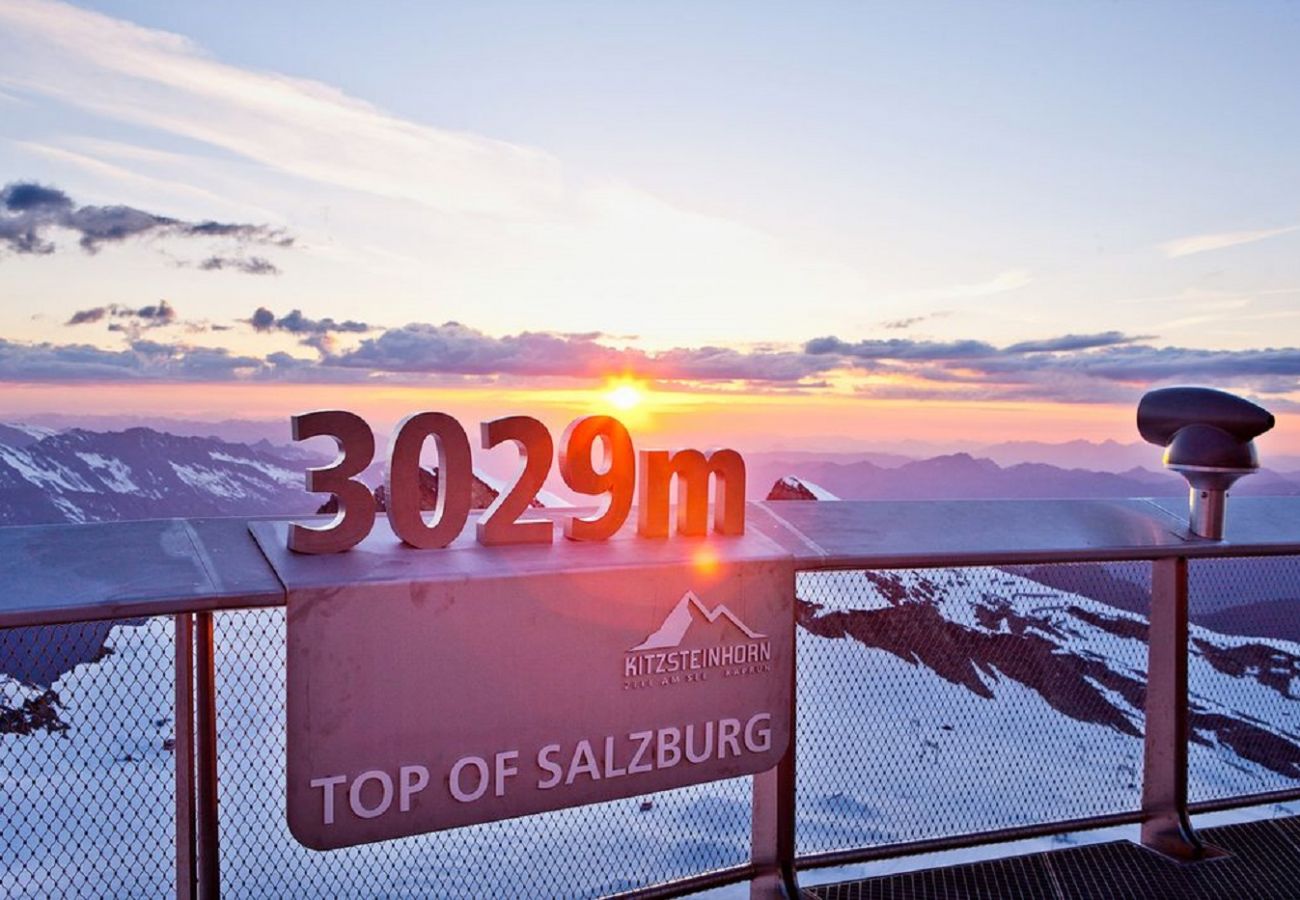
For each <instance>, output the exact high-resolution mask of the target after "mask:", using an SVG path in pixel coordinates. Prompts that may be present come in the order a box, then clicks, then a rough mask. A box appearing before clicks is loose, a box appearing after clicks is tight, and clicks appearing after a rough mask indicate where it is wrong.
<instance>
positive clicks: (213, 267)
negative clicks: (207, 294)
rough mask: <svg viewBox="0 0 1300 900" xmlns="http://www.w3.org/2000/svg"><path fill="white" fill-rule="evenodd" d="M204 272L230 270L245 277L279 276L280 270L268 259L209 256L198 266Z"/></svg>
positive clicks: (259, 257)
mask: <svg viewBox="0 0 1300 900" xmlns="http://www.w3.org/2000/svg"><path fill="white" fill-rule="evenodd" d="M198 267H199V268H200V269H202V270H203V271H205V272H219V271H221V270H222V269H231V270H233V271H236V272H243V273H244V274H246V275H279V274H280V270H279V268H277V267H276V265H275V264H274V263H272V262H271V261H270V260H268V259H264V258H263V257H261V256H249V257H243V256H209V257H208V258H207V259H205V260H203V261H202V262H200V263H199V266H198Z"/></svg>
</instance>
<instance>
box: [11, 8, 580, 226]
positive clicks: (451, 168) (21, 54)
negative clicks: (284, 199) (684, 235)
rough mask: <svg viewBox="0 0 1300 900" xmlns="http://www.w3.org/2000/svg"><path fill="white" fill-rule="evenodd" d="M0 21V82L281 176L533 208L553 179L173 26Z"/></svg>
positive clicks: (47, 13)
mask: <svg viewBox="0 0 1300 900" xmlns="http://www.w3.org/2000/svg"><path fill="white" fill-rule="evenodd" d="M5 32H7V33H8V35H9V36H10V37H11V40H9V41H7V42H4V44H3V47H0V56H7V57H8V63H7V65H6V67H5V68H6V69H7V73H6V74H7V78H6V83H7V84H6V86H7V87H12V88H18V89H21V90H27V91H33V92H37V93H40V94H43V95H46V96H53V97H55V98H57V99H59V100H62V101H64V102H67V103H70V104H73V105H75V106H79V107H81V108H83V109H87V110H90V111H92V112H94V113H97V114H99V115H101V116H105V117H108V118H110V119H115V120H120V121H126V122H131V123H134V124H136V125H143V126H146V127H151V128H158V129H161V130H163V131H168V132H171V133H172V134H178V135H181V136H183V137H186V138H189V139H191V140H196V141H201V142H203V143H206V144H210V145H213V146H217V147H220V148H223V149H224V150H226V151H229V152H231V153H235V154H238V155H239V156H242V157H245V158H247V159H252V160H255V161H257V162H259V163H262V164H264V165H267V166H271V167H272V168H274V169H277V170H279V171H280V172H282V173H284V174H287V175H291V176H293V177H294V178H309V179H312V180H314V181H319V182H323V183H328V184H332V185H337V186H340V187H345V188H350V189H353V190H362V191H366V192H370V193H376V194H381V195H385V196H389V197H394V198H398V199H401V200H405V201H409V200H415V201H416V202H419V203H423V204H426V205H428V206H431V207H434V208H437V209H440V210H447V211H455V212H468V213H473V214H486V215H519V214H529V213H535V212H536V211H537V210H538V209H539V208H540V207H544V206H546V205H548V204H550V203H553V202H555V201H557V200H558V199H560V198H561V197H562V195H563V193H564V190H565V188H564V184H563V180H562V178H561V177H560V174H559V171H558V166H557V163H556V160H555V159H554V158H553V157H551V156H549V155H548V154H545V153H540V152H538V151H535V150H532V149H529V148H525V147H521V146H518V145H515V144H510V143H507V142H504V141H495V140H491V139H488V138H483V137H479V136H476V135H471V134H466V133H463V132H455V131H450V130H442V129H435V128H428V127H423V126H420V125H417V124H415V123H412V122H409V121H405V120H403V119H400V118H397V117H395V116H392V115H389V114H387V113H385V112H383V111H382V110H379V109H377V108H376V107H374V106H372V105H370V104H368V103H365V102H363V101H361V100H357V99H355V98H353V97H349V96H347V95H346V94H344V93H342V92H341V91H338V90H336V89H334V88H332V87H330V86H328V85H325V84H322V83H320V82H315V81H308V80H306V79H301V78H291V77H288V76H283V75H277V74H273V73H266V72H255V71H249V70H246V69H240V68H238V67H236V66H231V65H226V64H223V63H221V62H218V61H216V60H214V59H212V58H211V57H210V56H208V55H207V54H205V53H204V52H203V51H202V50H201V49H200V48H199V47H197V46H196V45H195V44H194V43H193V42H191V41H189V40H188V39H186V38H183V37H181V36H179V35H176V34H171V33H167V32H163V31H156V30H153V29H149V28H144V27H141V26H138V25H135V24H132V23H130V22H126V21H123V20H120V19H114V18H111V17H109V16H105V15H102V14H100V13H95V12H91V11H88V10H83V9H78V8H76V7H73V6H70V5H67V4H63V3H36V2H30V0H28V2H22V0H19V2H12V3H6V4H3V5H0V33H5ZM412 173H419V177H415V178H413V177H412Z"/></svg>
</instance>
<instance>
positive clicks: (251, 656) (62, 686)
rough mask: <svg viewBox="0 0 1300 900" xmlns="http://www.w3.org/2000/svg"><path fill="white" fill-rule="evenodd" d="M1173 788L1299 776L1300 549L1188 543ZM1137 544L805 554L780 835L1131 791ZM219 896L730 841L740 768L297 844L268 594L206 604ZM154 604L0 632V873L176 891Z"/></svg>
mask: <svg viewBox="0 0 1300 900" xmlns="http://www.w3.org/2000/svg"><path fill="white" fill-rule="evenodd" d="M1189 568H1190V575H1191V579H1190V580H1191V607H1190V615H1191V619H1192V627H1191V635H1190V653H1189V664H1188V668H1189V685H1190V692H1191V704H1192V713H1191V724H1192V730H1193V743H1192V746H1191V749H1190V752H1189V759H1190V766H1189V793H1190V796H1191V799H1192V800H1193V801H1196V800H1202V799H1212V798H1221V797H1226V796H1241V795H1249V794H1254V793H1259V792H1263V791H1269V790H1277V789H1281V788H1290V787H1295V786H1296V782H1297V778H1296V775H1297V774H1298V773H1300V724H1298V720H1300V715H1298V713H1300V708H1298V707H1297V706H1296V704H1297V702H1298V701H1297V694H1296V691H1294V690H1293V687H1292V685H1293V684H1300V681H1296V678H1297V676H1300V624H1298V623H1300V616H1296V615H1294V614H1293V613H1292V610H1293V609H1294V608H1296V604H1297V603H1300V600H1297V599H1296V598H1297V596H1298V595H1300V559H1297V558H1277V559H1249V560H1231V559H1230V560H1214V561H1193V562H1192V563H1191V564H1190V567H1189ZM1149 594H1150V567H1149V566H1148V565H1147V564H1145V563H1106V564H1055V565H1041V566H1018V567H1002V568H993V567H979V568H975V567H967V568H953V569H929V570H899V571H838V572H816V573H801V574H800V575H799V578H798V586H797V612H798V620H799V627H798V629H797V634H798V637H797V641H798V654H799V657H798V673H799V681H798V706H799V717H798V723H797V734H798V754H799V759H798V772H799V779H798V802H797V810H796V812H797V819H796V828H797V832H796V833H797V840H798V851H799V852H800V853H816V852H820V851H826V850H834V849H842V848H848V847H858V846H873V845H887V844H894V843H901V842H906V841H911V840H917V839H926V838H934V837H941V836H950V835H956V834H963V833H971V832H980V831H988V830H994V829H999V828H1006V827H1013V826H1017V825H1025V824H1036V823H1044V822H1053V821H1061V820H1068V819H1074V818H1081V817H1086V816H1094V815H1104V814H1107V813H1113V812H1121V811H1129V810H1133V809H1135V808H1137V805H1138V802H1139V797H1140V790H1141V769H1142V742H1141V733H1142V726H1143V722H1142V705H1143V700H1144V695H1145V668H1146V652H1147V643H1146V617H1147V612H1148V608H1149V602H1150V596H1149ZM215 640H216V646H215V651H216V660H217V696H218V723H217V724H218V741H219V766H220V772H219V775H220V777H219V788H220V823H221V834H220V840H221V869H222V879H223V887H224V889H225V890H226V892H227V894H228V895H229V896H267V895H276V896H290V895H297V894H302V893H305V892H309V893H312V894H330V895H348V894H367V895H436V896H452V897H455V896H482V895H488V894H496V895H506V896H589V895H598V894H602V893H608V892H614V891H620V890H629V889H634V888H637V887H644V886H647V885H651V884H656V883H661V882H665V881H669V880H672V879H676V878H681V877H685V876H689V875H694V874H697V873H700V872H704V871H709V870H712V869H718V868H726V867H731V866H738V865H743V864H745V863H746V862H747V861H748V859H749V832H750V802H751V785H750V781H749V780H748V779H736V780H732V781H727V782H720V783H717V784H712V785H703V786H699V787H695V788H689V789H684V790H680V791H673V792H667V793H662V794H657V795H651V796H648V797H644V798H635V799H629V800H621V801H616V802H613V803H606V804H601V805H598V806H592V807H588V808H585V809H575V810H566V811H562V812H557V813H548V814H544V815H539V816H532V817H528V818H524V819H518V820H514V821H508V822H499V823H494V824H491V825H484V826H478V827H474V828H468V829H461V830H457V831H454V832H447V833H443V834H437V835H427V836H423V837H419V838H410V839H404V840H399V841H390V842H385V843H382V844H375V845H369V846H365V847H357V848H351V849H347V850H341V851H333V852H330V853H317V852H314V851H311V850H307V849H305V848H303V847H301V846H300V845H298V844H297V843H296V842H295V841H294V840H293V838H292V837H291V836H290V834H289V832H288V829H287V827H286V824H285V818H284V664H285V659H284V653H285V649H284V648H285V644H284V613H283V610H279V609H275V610H260V611H240V612H225V613H219V614H218V615H217V616H216V629H215ZM173 677H174V660H173V632H172V620H171V619H168V618H159V619H149V620H133V621H129V622H128V621H121V622H108V623H86V624H80V625H64V626H54V627H42V628H12V629H7V630H0V840H2V841H3V845H2V846H0V854H2V856H0V859H2V861H3V865H2V866H0V895H4V896H17V897H25V896H49V895H52V894H58V895H77V896H124V897H125V896H150V897H152V896H159V895H166V894H168V893H170V892H171V891H172V890H173V877H174V871H173V859H174V834H175V825H174V821H173V811H174V781H173V765H174V761H173V754H172V737H173V734H174V727H175V726H174V721H173V716H174V712H173Z"/></svg>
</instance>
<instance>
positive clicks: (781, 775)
mask: <svg viewBox="0 0 1300 900" xmlns="http://www.w3.org/2000/svg"><path fill="white" fill-rule="evenodd" d="M792 649H793V648H792ZM797 664H798V660H797V659H796V658H795V657H794V655H793V654H791V663H790V682H791V683H790V729H791V734H790V746H789V748H788V749H787V750H786V751H785V754H784V755H783V756H782V757H781V761H780V762H778V763H777V764H776V768H774V769H768V770H767V771H766V772H759V773H758V774H757V775H755V776H754V800H753V814H752V826H751V831H750V858H751V860H752V861H753V865H754V869H755V874H754V878H753V880H751V881H750V883H749V896H750V900H773V898H781V900H797V898H799V897H801V896H802V894H801V893H800V891H799V879H798V875H797V873H796V872H795V868H794V818H795V814H794V804H795V744H796V738H797V734H796V733H795V732H796V727H795V684H796V680H795V667H796V665H797Z"/></svg>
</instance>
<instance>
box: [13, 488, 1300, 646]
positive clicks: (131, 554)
mask: <svg viewBox="0 0 1300 900" xmlns="http://www.w3.org/2000/svg"><path fill="white" fill-rule="evenodd" d="M572 512H573V511H572V510H564V511H558V510H557V511H550V512H549V513H548V515H549V516H551V517H558V516H560V515H568V514H572ZM748 517H749V527H750V530H751V531H753V532H757V533H758V534H760V535H763V536H764V537H766V538H768V539H769V540H771V541H772V542H774V543H775V544H776V545H778V546H779V548H781V549H782V550H783V551H784V552H786V553H789V554H790V555H792V556H793V557H794V559H795V564H796V566H797V567H798V568H800V569H805V570H808V569H832V568H858V567H879V568H925V567H933V566H970V565H996V564H1007V563H1029V562H1086V561H1097V560H1121V559H1135V560H1154V559H1167V558H1170V557H1179V556H1181V557H1188V558H1193V557H1212V556H1266V555H1285V554H1300V498H1290V497H1245V498H1234V499H1233V500H1232V504H1231V508H1230V509H1229V512H1228V528H1227V538H1228V539H1227V540H1224V541H1206V540H1202V539H1200V538H1197V537H1196V536H1194V535H1192V534H1191V533H1190V532H1189V531H1188V529H1187V523H1186V504H1185V502H1184V501H1178V500H1173V501H1167V500H1159V501H1151V500H1060V501H1048V500H962V501H879V502H878V501H836V502H825V501H780V502H764V503H751V504H749V507H748ZM251 521H253V520H249V519H160V520H150V521H140V522H112V523H103V524H91V525H34V526H11V527H4V528H0V582H2V583H3V584H4V586H5V591H4V593H3V596H0V628H2V627H10V626H18V625H49V624H55V623H59V622H76V621H90V620H95V619H117V618H129V617H132V616H159V615H172V614H175V613H180V612H196V611H203V610H216V609H238V608H248V607H265V606H279V605H282V604H283V603H284V596H285V594H284V587H283V585H282V584H281V583H280V580H279V578H277V577H276V574H275V572H274V570H273V569H272V567H271V565H270V564H269V563H268V562H267V559H266V557H265V556H264V555H263V554H262V552H261V551H260V550H259V548H258V546H257V544H256V542H255V541H254V539H253V536H252V534H251V533H250V530H249V525H250V522H251ZM473 525H474V522H473V521H471V522H470V523H469V525H468V526H467V529H466V534H465V535H462V537H461V538H460V539H458V541H457V543H456V544H455V545H454V547H456V548H459V550H460V551H466V552H471V551H470V548H471V547H472V548H474V549H473V550H472V552H473V553H474V554H475V555H479V554H491V555H494V556H495V557H496V559H497V560H499V561H500V564H501V565H503V566H508V567H511V568H529V567H531V566H535V565H538V564H540V563H541V562H542V560H545V559H559V558H561V557H562V558H563V559H564V560H565V561H566V564H579V565H584V566H585V565H587V564H588V563H590V564H592V565H596V566H602V565H612V566H615V567H617V566H618V565H620V564H625V563H626V562H627V561H628V560H629V559H632V558H640V557H642V554H643V553H644V554H645V555H646V556H648V557H654V556H656V555H659V556H662V555H663V554H664V553H665V552H667V553H669V554H670V555H671V554H672V553H673V552H674V550H673V548H672V547H671V546H666V545H665V542H657V541H656V542H649V541H643V540H642V539H639V538H635V537H633V536H632V531H633V526H632V525H630V524H629V525H628V526H626V527H625V528H624V530H623V531H622V532H620V534H619V535H617V536H616V537H615V538H614V540H613V541H611V542H609V543H608V544H605V545H593V546H590V547H585V546H575V545H565V544H563V538H559V537H558V536H557V539H556V540H557V542H560V546H559V547H550V548H543V547H535V546H534V547H505V548H491V549H489V548H482V547H477V545H475V544H473V540H472V537H470V535H472V533H473V532H472V530H471V529H472V528H473ZM378 531H379V529H377V532H378ZM732 540H734V539H731V538H718V537H709V538H669V539H668V542H667V544H669V545H677V544H678V543H679V542H681V543H686V544H689V545H690V546H692V547H706V546H710V545H712V546H714V547H716V548H717V550H718V557H719V558H726V556H727V555H728V554H727V552H726V551H725V550H724V548H725V547H726V545H727V543H728V542H729V541H732ZM638 548H644V549H643V550H642V549H638ZM412 552H413V553H416V552H418V553H422V554H428V560H429V561H430V562H432V561H434V560H435V559H436V558H437V554H439V553H449V552H451V553H457V552H458V551H457V550H455V549H453V550H451V551H439V550H428V551H412ZM675 552H677V553H680V552H681V551H680V547H678V548H677V549H676V551H675ZM583 557H587V559H586V560H585V561H584V560H583ZM445 560H446V561H447V562H448V563H450V562H452V557H450V556H448V557H445ZM339 565H340V563H339V562H338V561H335V562H334V563H333V564H332V565H331V566H327V567H325V568H338V566H339ZM344 568H347V566H344Z"/></svg>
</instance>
